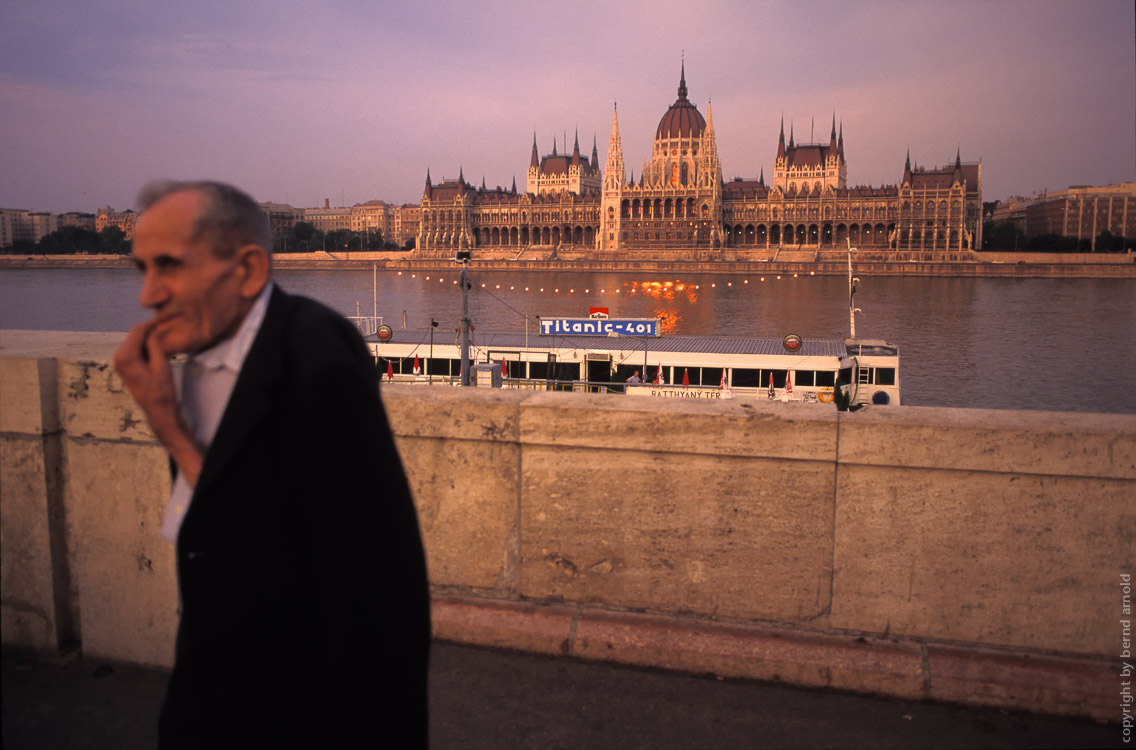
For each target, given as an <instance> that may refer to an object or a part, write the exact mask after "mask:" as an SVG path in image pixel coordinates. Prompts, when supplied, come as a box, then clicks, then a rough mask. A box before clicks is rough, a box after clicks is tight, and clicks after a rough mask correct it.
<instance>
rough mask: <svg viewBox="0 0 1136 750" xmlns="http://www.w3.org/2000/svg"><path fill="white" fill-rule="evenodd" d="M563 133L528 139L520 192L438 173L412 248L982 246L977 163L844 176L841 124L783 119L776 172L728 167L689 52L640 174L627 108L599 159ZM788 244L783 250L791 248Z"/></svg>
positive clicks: (891, 252) (709, 251)
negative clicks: (626, 133)
mask: <svg viewBox="0 0 1136 750" xmlns="http://www.w3.org/2000/svg"><path fill="white" fill-rule="evenodd" d="M563 146H564V153H557V148H556V144H555V142H554V144H553V150H552V153H551V154H550V155H546V156H544V157H543V158H542V157H541V156H540V155H539V152H538V149H537V144H536V138H535V135H534V138H533V147H532V155H531V159H530V163H529V169H528V174H527V184H526V189H525V191H524V192H518V191H517V186H516V181H515V180H514V183H513V185H512V187H511V188H508V189H505V188H500V187H498V188H495V189H487V188H486V187H485V185H484V183H483V184H482V186H481V187H480V188H475V187H474V186H472V185H470V184H469V183H468V182H466V180H465V178H464V175H463V174H462V173H460V172H459V176H458V178H457V179H456V180H443V181H441V182H440V183H439V184H437V185H434V184H432V183H431V180H430V174H429V170H427V174H426V187H425V191H424V193H423V196H422V202H421V207H420V211H421V213H420V217H419V225H418V234H417V237H416V247H417V252H418V254H419V255H422V256H426V257H452V255H453V254H454V252H455V251H457V250H459V249H470V250H478V251H479V252H481V253H484V254H485V255H491V256H495V257H509V258H512V257H517V258H525V257H527V258H538V257H540V258H562V259H572V258H581V259H603V258H605V257H607V258H652V259H656V258H673V259H675V260H678V259H687V258H689V259H701V260H713V259H775V258H777V257H794V258H796V259H801V258H802V257H804V258H808V257H812V258H819V257H821V254H822V253H823V252H824V251H826V250H831V251H834V252H835V251H840V250H842V249H843V248H844V247H845V246H846V244H847V243H848V242H850V243H851V244H852V246H854V247H856V248H858V249H859V250H860V251H862V252H865V251H868V252H873V253H875V254H878V255H880V256H883V257H895V258H897V259H935V260H957V259H961V257H962V256H963V255H964V254H965V253H966V252H967V251H969V250H971V249H976V248H979V247H981V242H982V238H981V232H982V168H981V164H971V163H963V162H962V160H961V158H960V155H959V154H958V153H956V156H955V161H954V163H953V164H951V165H947V166H945V167H942V168H935V169H926V168H922V167H912V165H911V157H910V154H908V155H907V161H906V163H905V165H904V169H903V173H902V176H901V178H900V180H899V182H898V183H897V184H895V185H883V186H878V187H872V186H862V185H860V186H854V187H849V186H848V184H847V171H848V169H847V163H846V161H845V155H844V153H845V152H844V132H843V125H841V126H840V129H839V131H838V129H837V123H836V118H835V116H834V117H833V122H832V131H831V134H830V136H829V139H828V141H827V142H826V143H808V144H805V143H797V142H796V140H795V137H794V134H793V131H792V129H790V133H789V139H788V141H787V142H786V140H785V128H784V123H782V126H781V132H780V135H779V138H778V142H777V153H776V157H775V160H774V167H773V180H772V183H771V184H768V185H767V184H766V181H765V175H764V170H762V174H761V176H760V177H758V178H757V179H749V180H747V179H740V178H735V179H733V180H731V181H729V182H726V181H724V180H723V178H722V165H721V162H720V161H719V158H718V149H717V142H716V138H715V133H714V115H713V109H712V107H711V106H710V105H707V111H706V116H705V117H703V115H702V113H701V112H699V111H698V107H697V106H695V105H694V104H693V103H692V102H691V101H690V100H689V99H688V98H687V86H686V70H685V64H684V65H683V67H682V70H681V72H680V75H679V85H678V98H677V99H676V100H675V102H674V103H673V104H672V105H671V106H670V107H669V108H668V109H667V111H666V112H665V113H664V114H663V116H662V118H661V119H660V120H659V125H658V127H657V128H656V130H655V134H654V143H653V147H652V150H651V158H650V160H649V161H648V162H647V163H646V164H645V165H644V167H643V169H642V171H641V172H640V174H639V176H638V177H636V176H635V174H634V172H632V173H631V174H630V176H628V174H627V170H626V169H625V167H624V162H623V149H622V140H621V134H620V131H619V113H618V110H616V111H615V112H613V114H612V124H611V137H610V140H609V142H608V150H607V159H606V162H605V164H604V168H603V169H602V170H601V169H600V166H599V158H598V152H597V148H596V144H595V142H594V141H593V144H592V152H591V154H590V156H584V155H582V154H581V152H580V144H579V138H578V137H577V138H576V142H575V144H574V146H573V149H572V152H571V154H569V153H568V152H567V143H566V142H565V143H564V144H563ZM783 254H784V255H783Z"/></svg>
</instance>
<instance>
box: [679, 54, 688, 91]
mask: <svg viewBox="0 0 1136 750" xmlns="http://www.w3.org/2000/svg"><path fill="white" fill-rule="evenodd" d="M678 98H679V99H685V98H686V60H683V61H682V71H681V72H680V73H679V76H678Z"/></svg>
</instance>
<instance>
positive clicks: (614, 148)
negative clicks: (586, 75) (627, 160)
mask: <svg viewBox="0 0 1136 750" xmlns="http://www.w3.org/2000/svg"><path fill="white" fill-rule="evenodd" d="M622 187H623V145H622V144H621V143H620V140H619V104H618V103H617V104H615V105H614V106H613V107H612V112H611V140H610V141H608V146H607V165H606V168H605V169H604V189H606V190H620V189H622Z"/></svg>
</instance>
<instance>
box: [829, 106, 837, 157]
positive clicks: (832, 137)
mask: <svg viewBox="0 0 1136 750" xmlns="http://www.w3.org/2000/svg"><path fill="white" fill-rule="evenodd" d="M828 149H829V152H830V153H832V154H833V155H835V154H836V113H835V112H833V113H832V135H830V136H829V137H828Z"/></svg>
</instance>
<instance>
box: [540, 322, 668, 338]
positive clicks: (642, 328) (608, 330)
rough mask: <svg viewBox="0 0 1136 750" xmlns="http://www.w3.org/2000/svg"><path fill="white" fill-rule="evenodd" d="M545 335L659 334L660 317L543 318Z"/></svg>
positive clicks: (541, 330) (542, 330)
mask: <svg viewBox="0 0 1136 750" xmlns="http://www.w3.org/2000/svg"><path fill="white" fill-rule="evenodd" d="M540 332H541V333H542V334H544V335H545V336H571V335H576V336H608V335H610V334H613V333H616V334H619V335H620V336H658V335H659V319H658V318H622V319H620V318H541V319H540Z"/></svg>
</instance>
